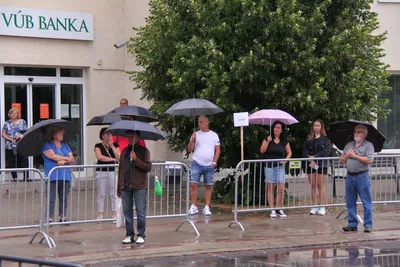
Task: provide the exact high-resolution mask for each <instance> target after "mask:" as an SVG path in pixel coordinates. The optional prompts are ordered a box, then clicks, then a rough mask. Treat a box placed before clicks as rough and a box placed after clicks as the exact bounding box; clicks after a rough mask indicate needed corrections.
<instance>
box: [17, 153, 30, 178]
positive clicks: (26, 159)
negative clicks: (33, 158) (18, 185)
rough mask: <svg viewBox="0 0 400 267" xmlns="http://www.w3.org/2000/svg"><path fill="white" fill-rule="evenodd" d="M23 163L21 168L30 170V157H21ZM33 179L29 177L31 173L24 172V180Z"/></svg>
mask: <svg viewBox="0 0 400 267" xmlns="http://www.w3.org/2000/svg"><path fill="white" fill-rule="evenodd" d="M18 160H19V161H20V162H21V168H29V161H28V157H25V156H22V155H19V159H18ZM30 178H32V177H29V172H27V171H24V180H27V179H30Z"/></svg>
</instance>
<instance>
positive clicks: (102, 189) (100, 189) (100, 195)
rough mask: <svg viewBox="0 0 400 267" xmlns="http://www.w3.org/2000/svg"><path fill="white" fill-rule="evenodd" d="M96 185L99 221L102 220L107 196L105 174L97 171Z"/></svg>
mask: <svg viewBox="0 0 400 267" xmlns="http://www.w3.org/2000/svg"><path fill="white" fill-rule="evenodd" d="M96 184H97V212H98V213H99V219H102V217H103V212H104V199H105V198H106V195H107V172H103V171H97V172H96Z"/></svg>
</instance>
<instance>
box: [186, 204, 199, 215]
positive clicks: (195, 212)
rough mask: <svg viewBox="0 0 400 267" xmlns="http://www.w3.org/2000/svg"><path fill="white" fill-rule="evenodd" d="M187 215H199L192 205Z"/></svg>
mask: <svg viewBox="0 0 400 267" xmlns="http://www.w3.org/2000/svg"><path fill="white" fill-rule="evenodd" d="M188 213H189V215H195V214H197V213H199V209H198V208H197V207H196V206H195V205H193V204H192V206H190V210H189V212H188Z"/></svg>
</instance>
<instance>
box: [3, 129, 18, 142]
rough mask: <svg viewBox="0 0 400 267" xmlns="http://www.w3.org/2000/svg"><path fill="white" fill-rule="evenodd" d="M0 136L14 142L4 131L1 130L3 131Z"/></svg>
mask: <svg viewBox="0 0 400 267" xmlns="http://www.w3.org/2000/svg"><path fill="white" fill-rule="evenodd" d="M1 136H2V137H3V138H4V139H5V140H7V141H10V142H12V143H14V142H15V140H14V139H12V138H11V137H9V136H8V135H7V133H6V132H5V131H3V132H2V133H1Z"/></svg>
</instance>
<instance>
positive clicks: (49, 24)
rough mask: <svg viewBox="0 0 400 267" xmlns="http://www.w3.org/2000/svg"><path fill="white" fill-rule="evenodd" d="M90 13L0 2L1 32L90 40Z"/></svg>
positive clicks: (91, 16) (3, 33)
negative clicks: (23, 6)
mask: <svg viewBox="0 0 400 267" xmlns="http://www.w3.org/2000/svg"><path fill="white" fill-rule="evenodd" d="M93 30H94V28H93V14H90V13H80V12H67V11H55V10H54V11H53V10H44V9H32V8H18V7H8V6H0V35H10V36H25V37H40V38H55V39H73V40H93V39H94V35H93Z"/></svg>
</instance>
